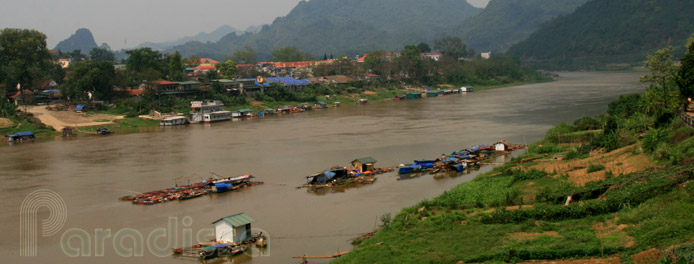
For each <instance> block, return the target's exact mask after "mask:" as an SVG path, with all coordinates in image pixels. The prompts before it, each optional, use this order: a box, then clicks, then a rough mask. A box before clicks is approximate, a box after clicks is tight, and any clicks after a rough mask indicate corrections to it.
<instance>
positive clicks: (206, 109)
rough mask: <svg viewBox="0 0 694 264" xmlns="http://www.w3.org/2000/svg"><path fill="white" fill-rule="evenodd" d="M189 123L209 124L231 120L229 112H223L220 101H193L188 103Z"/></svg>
mask: <svg viewBox="0 0 694 264" xmlns="http://www.w3.org/2000/svg"><path fill="white" fill-rule="evenodd" d="M190 107H191V108H192V109H193V110H192V111H190V116H191V120H190V122H191V123H201V122H205V123H210V122H215V121H223V120H230V119H231V112H229V111H225V110H224V104H223V103H222V102H221V101H211V100H210V101H205V102H203V101H193V102H190Z"/></svg>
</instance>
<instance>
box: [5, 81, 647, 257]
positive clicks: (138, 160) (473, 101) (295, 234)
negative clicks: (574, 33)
mask: <svg viewBox="0 0 694 264" xmlns="http://www.w3.org/2000/svg"><path fill="white" fill-rule="evenodd" d="M642 74H643V73H639V72H617V73H615V72H611V73H584V72H570V73H560V75H561V77H560V78H558V80H557V81H556V82H550V83H541V84H530V85H523V86H515V87H507V88H499V89H492V90H483V91H476V92H473V93H469V94H463V95H450V96H444V97H436V98H425V99H422V100H410V101H403V102H394V101H388V102H378V103H371V104H368V105H359V106H343V107H341V108H330V109H325V110H319V111H314V112H306V113H298V114H293V115H291V116H279V117H270V118H265V119H249V120H242V121H236V122H223V123H215V124H212V125H191V126H187V127H178V128H161V129H156V131H155V132H151V133H134V134H121V135H118V134H116V135H111V136H105V137H98V136H89V137H81V138H78V139H73V140H62V139H59V140H53V141H44V142H36V143H28V144H17V145H6V144H3V146H0V157H2V158H1V159H0V180H1V181H2V185H0V205H1V208H2V209H3V212H2V214H1V215H0V234H2V239H1V240H0V258H1V259H2V262H3V263H47V262H52V263H95V262H98V263H123V262H130V263H187V262H190V261H191V260H189V259H184V258H176V257H172V256H163V257H158V256H156V255H155V253H156V250H154V249H156V248H157V247H159V248H162V249H163V250H165V252H168V250H170V248H173V247H181V246H183V240H184V237H186V234H191V233H192V234H197V232H198V231H200V230H204V229H209V228H212V227H213V226H212V225H211V223H212V222H213V221H216V220H218V219H220V218H221V217H225V216H228V215H232V214H236V213H240V212H245V213H246V214H248V215H250V216H251V217H253V218H254V219H255V220H256V222H254V223H253V228H254V229H256V230H254V231H263V232H264V233H265V234H268V235H269V237H270V238H269V247H268V249H267V250H265V251H262V252H261V251H258V250H253V251H251V252H250V253H251V254H252V255H254V256H252V257H251V256H240V257H236V258H231V259H223V260H218V261H215V262H214V263H299V261H298V260H292V259H291V256H299V255H303V254H307V255H325V254H332V253H334V252H336V251H337V250H340V251H345V250H349V249H350V248H351V246H350V239H351V238H353V237H355V236H356V235H357V234H359V233H365V232H369V231H371V230H373V229H374V227H375V226H376V225H377V224H378V221H377V219H378V217H379V216H380V215H382V214H384V213H387V212H390V213H392V214H393V215H395V214H396V213H397V212H398V211H399V210H400V209H402V208H404V207H408V206H412V205H414V204H416V203H418V202H419V201H421V200H424V199H431V198H433V197H436V196H437V195H439V194H441V193H442V192H444V191H446V190H448V189H450V188H452V187H453V186H455V185H457V184H460V183H462V182H465V181H469V180H471V179H472V178H474V177H475V176H476V175H477V173H471V174H467V175H463V176H459V177H440V178H436V179H435V178H434V177H432V176H422V177H421V178H415V179H410V180H397V178H398V177H397V174H395V173H388V174H383V175H380V176H378V180H377V181H376V183H375V184H372V185H367V186H363V187H360V188H353V189H349V190H346V191H343V192H329V193H322V194H315V193H310V192H308V191H307V190H306V189H297V188H296V187H297V186H300V185H301V184H303V182H304V176H306V175H309V174H312V173H315V172H319V171H322V170H324V169H327V168H329V167H331V166H333V165H343V166H346V165H348V163H349V162H350V161H352V160H353V159H355V158H360V157H367V156H371V157H374V158H375V159H377V160H378V163H377V164H376V165H377V167H387V166H393V165H397V164H400V163H405V162H411V161H412V160H414V159H423V158H434V157H436V156H438V155H440V154H442V153H450V152H452V151H455V150H459V149H462V148H464V147H467V146H471V145H477V144H491V143H493V142H495V141H496V140H498V139H506V140H508V141H511V142H513V143H516V144H522V143H524V142H527V143H531V142H533V141H536V140H538V139H540V138H542V137H543V136H544V133H545V132H546V131H547V130H548V129H549V128H550V127H552V126H553V125H555V124H557V123H559V122H571V121H572V120H574V119H576V118H579V117H581V116H592V115H597V114H601V113H604V112H605V111H606V109H607V103H608V102H610V101H612V100H614V99H616V98H617V97H618V96H619V95H622V94H631V93H636V92H640V91H642V89H643V87H642V85H639V83H638V80H639V77H640V76H641V75H642ZM489 169H490V168H489V167H486V168H483V169H482V170H481V171H486V170H489ZM210 172H215V173H217V174H220V175H225V176H238V175H243V174H247V173H250V174H253V175H255V176H256V177H257V179H258V180H261V181H264V182H265V184H264V185H260V186H255V187H252V188H249V189H246V190H243V191H241V192H234V193H227V194H220V195H210V196H204V197H201V198H198V199H193V200H188V201H182V202H178V201H174V202H170V203H164V204H158V205H154V206H138V205H133V204H130V203H128V202H122V201H119V200H118V197H120V196H123V195H128V194H131V193H133V192H143V191H150V190H155V189H161V188H165V187H170V186H173V185H174V178H177V177H179V176H188V175H193V174H198V175H200V176H202V177H205V178H207V177H208V176H210ZM43 189H45V190H49V191H51V192H52V193H55V194H57V195H59V197H60V200H62V201H64V203H65V206H66V207H67V208H66V209H65V210H66V211H65V212H66V220H65V223H64V225H60V226H57V227H55V228H56V230H54V232H52V233H42V231H46V230H49V229H50V228H49V227H47V226H46V227H42V221H45V220H46V219H49V217H51V210H49V209H47V208H46V207H43V208H41V209H39V210H38V212H37V215H36V217H35V218H26V217H25V218H21V217H20V211H21V210H20V206H21V204H22V202H23V201H24V200H25V198H27V196H28V195H29V194H30V193H32V192H33V191H36V190H43ZM53 211H55V210H53ZM28 214H29V213H27V214H25V216H26V215H28ZM53 215H54V216H56V215H60V214H58V213H54V214H53ZM27 219H29V220H31V219H33V220H35V221H33V222H32V221H29V220H27ZM169 221H172V222H173V223H175V226H173V227H169V225H170V224H169ZM21 223H25V224H21ZM162 228H164V229H167V230H169V231H171V230H173V231H174V232H175V233H176V234H177V237H176V245H167V244H166V238H160V239H159V240H156V244H155V245H148V244H147V243H145V244H144V245H139V243H134V242H133V241H135V240H136V239H132V238H131V237H130V238H129V237H127V236H126V238H123V237H122V236H116V235H117V234H119V235H122V234H128V233H130V234H133V233H135V234H136V235H135V236H137V234H139V235H142V237H143V240H144V241H145V242H146V241H147V238H148V236H152V237H156V236H155V235H156V234H157V230H158V229H162ZM32 230H33V231H34V232H33V233H28V234H30V235H29V236H27V235H26V234H27V233H26V232H29V231H32ZM109 231H110V234H109V233H107V232H109ZM20 234H21V235H25V236H24V237H27V238H30V237H32V235H31V234H33V237H35V238H36V240H35V243H34V244H35V245H36V246H35V247H31V248H35V249H36V251H35V253H36V255H37V256H34V257H27V256H20V245H25V248H26V247H27V246H26V245H34V244H32V243H31V241H32V240H24V244H20V242H22V241H21V240H20ZM74 234H82V235H83V236H84V238H85V239H88V240H85V241H89V242H90V247H89V248H87V249H86V250H84V251H82V252H81V253H82V254H83V255H88V256H80V257H70V256H68V254H71V253H70V249H71V248H77V247H78V245H79V243H78V242H79V241H80V240H79V239H77V238H75V237H72V235H74ZM63 236H65V237H68V238H69V237H72V239H70V240H69V241H70V242H69V243H67V244H66V243H63V244H62V245H63V246H66V247H65V248H66V249H67V251H65V250H63V249H62V248H61V237H63ZM188 237H190V235H188ZM114 238H118V239H117V240H116V239H114ZM27 241H29V242H27ZM100 241H103V243H102V242H100ZM114 241H116V242H117V243H116V244H118V245H120V244H121V243H122V246H123V248H126V249H127V248H133V247H135V248H141V249H143V256H133V257H129V258H124V257H122V256H120V255H119V254H126V255H127V254H128V253H129V252H127V251H124V250H116V249H114ZM102 249H103V250H102ZM73 253H74V252H73ZM133 254H138V251H137V250H136V251H134V253H133ZM169 255H170V254H169ZM324 262H325V261H324ZM312 263H313V262H312ZM317 263H323V262H320V261H318V262H317Z"/></svg>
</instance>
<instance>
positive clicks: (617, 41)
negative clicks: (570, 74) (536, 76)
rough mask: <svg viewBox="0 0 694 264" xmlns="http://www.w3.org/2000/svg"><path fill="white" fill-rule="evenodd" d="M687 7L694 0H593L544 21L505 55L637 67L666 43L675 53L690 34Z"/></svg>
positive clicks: (558, 64)
mask: <svg viewBox="0 0 694 264" xmlns="http://www.w3.org/2000/svg"><path fill="white" fill-rule="evenodd" d="M692 10H694V1H683V0H658V1H653V0H593V1H590V2H588V3H586V4H585V5H583V6H581V7H580V8H578V9H577V10H576V11H575V12H574V13H572V14H571V15H568V16H565V17H560V18H557V19H553V20H552V21H550V22H548V23H545V24H543V25H542V26H541V28H540V29H539V30H538V31H537V32H535V33H533V34H532V35H531V36H530V38H528V39H527V40H525V41H523V42H520V43H518V44H517V45H515V46H513V47H512V48H511V49H510V50H509V54H512V55H517V56H520V57H521V59H522V60H523V62H524V63H526V64H530V65H533V66H535V67H542V68H562V69H600V68H605V67H606V66H609V65H614V64H620V63H621V64H631V65H637V64H640V63H641V61H643V60H644V59H645V57H646V55H647V54H649V53H652V52H653V51H654V50H655V49H660V48H663V47H665V46H667V45H673V46H674V47H675V56H680V55H682V54H684V48H683V46H684V44H685V42H686V40H687V39H688V37H689V36H690V35H691V34H692V33H693V32H694V16H692V15H691V12H692Z"/></svg>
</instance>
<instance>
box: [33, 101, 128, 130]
mask: <svg viewBox="0 0 694 264" xmlns="http://www.w3.org/2000/svg"><path fill="white" fill-rule="evenodd" d="M27 112H29V113H32V114H33V115H34V117H36V118H38V119H39V120H41V123H43V124H45V125H47V126H50V127H53V129H55V130H56V131H62V130H63V128H65V127H91V126H109V125H115V124H116V123H114V122H113V120H116V119H122V118H123V116H116V115H107V114H85V113H76V112H74V111H50V110H48V109H46V106H28V107H27ZM96 120H109V121H107V122H97V121H96Z"/></svg>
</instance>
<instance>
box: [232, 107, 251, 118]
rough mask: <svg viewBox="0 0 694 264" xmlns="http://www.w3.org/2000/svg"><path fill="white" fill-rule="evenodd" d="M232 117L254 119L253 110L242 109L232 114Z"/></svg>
mask: <svg viewBox="0 0 694 264" xmlns="http://www.w3.org/2000/svg"><path fill="white" fill-rule="evenodd" d="M231 116H232V117H239V118H241V117H253V110H251V109H241V110H237V111H234V112H231Z"/></svg>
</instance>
